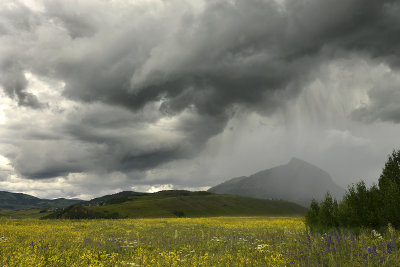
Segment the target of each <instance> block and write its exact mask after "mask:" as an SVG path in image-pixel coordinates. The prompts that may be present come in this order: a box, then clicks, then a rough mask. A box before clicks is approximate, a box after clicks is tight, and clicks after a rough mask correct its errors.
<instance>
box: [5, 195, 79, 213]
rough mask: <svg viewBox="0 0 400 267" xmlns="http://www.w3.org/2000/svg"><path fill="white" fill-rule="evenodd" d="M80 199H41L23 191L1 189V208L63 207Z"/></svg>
mask: <svg viewBox="0 0 400 267" xmlns="http://www.w3.org/2000/svg"><path fill="white" fill-rule="evenodd" d="M81 201H82V200H79V199H65V198H58V199H40V198H37V197H34V196H31V195H27V194H22V193H11V192H6V191H0V209H8V210H14V209H44V208H63V207H67V206H70V205H73V204H76V203H79V202H81Z"/></svg>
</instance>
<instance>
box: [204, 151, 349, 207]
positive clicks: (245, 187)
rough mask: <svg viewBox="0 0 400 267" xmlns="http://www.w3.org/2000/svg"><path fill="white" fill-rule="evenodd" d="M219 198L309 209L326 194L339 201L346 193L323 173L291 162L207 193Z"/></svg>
mask: <svg viewBox="0 0 400 267" xmlns="http://www.w3.org/2000/svg"><path fill="white" fill-rule="evenodd" d="M208 191H209V192H213V193H218V194H233V195H239V196H247V197H255V198H265V199H282V200H287V201H291V202H295V203H297V204H300V205H303V206H308V205H309V203H310V201H311V199H312V198H315V199H318V200H321V199H323V197H324V196H325V194H326V192H327V191H329V192H330V193H331V195H332V196H334V197H336V198H337V199H341V198H342V197H343V195H344V193H345V190H344V189H343V188H342V187H340V186H339V185H337V184H336V183H335V182H334V181H333V180H332V178H331V176H330V175H329V174H328V173H327V172H326V171H324V170H321V169H320V168H318V167H316V166H314V165H312V164H310V163H308V162H306V161H303V160H301V159H297V158H293V159H292V160H291V161H290V162H289V163H288V164H286V165H282V166H278V167H274V168H271V169H268V170H264V171H260V172H258V173H256V174H253V175H251V176H248V177H246V176H243V177H238V178H233V179H231V180H228V181H226V182H224V183H222V184H219V185H217V186H214V187H212V188H210V189H209V190H208Z"/></svg>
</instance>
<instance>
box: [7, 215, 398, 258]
mask: <svg viewBox="0 0 400 267" xmlns="http://www.w3.org/2000/svg"><path fill="white" fill-rule="evenodd" d="M399 242H400V234H399V232H397V231H396V230H394V229H392V228H390V229H389V230H388V231H386V232H385V233H382V234H379V233H377V232H374V231H369V230H365V231H362V232H361V233H360V234H359V235H354V234H353V233H350V232H348V233H338V232H332V233H325V234H310V233H308V232H307V231H306V229H305V226H304V222H303V218H299V217H298V218H294V217H293V218H287V217H286V218H282V217H281V218H280V217H213V218H169V219H120V220H81V221H74V220H37V219H6V218H0V266H304V265H307V266H394V265H398V264H399V263H400V254H399V253H398V244H399Z"/></svg>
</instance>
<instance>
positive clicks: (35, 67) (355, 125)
mask: <svg viewBox="0 0 400 267" xmlns="http://www.w3.org/2000/svg"><path fill="white" fill-rule="evenodd" d="M399 137H400V4H399V1H395V0H368V1H365V0H213V1H209V0H207V1H201V0H190V1H189V0H187V1H184V0H168V1H167V0H82V1H78V0H76V1H71V0H58V1H52V0H30V1H28V0H25V1H24V0H2V4H1V5H0V190H6V191H12V192H24V193H28V194H32V195H35V196H39V197H46V198H55V197H79V198H85V199H87V198H91V197H94V196H100V195H104V194H106V193H113V192H118V191H121V190H136V191H155V190H159V189H172V188H186V189H192V190H195V189H196V190H199V189H205V188H208V187H209V186H214V185H216V184H218V183H220V182H222V181H224V180H226V179H229V178H232V177H236V176H242V175H250V174H252V173H255V172H257V171H260V170H263V169H267V168H270V167H273V166H276V165H281V164H285V163H287V162H288V161H289V160H290V158H291V157H293V156H295V157H298V158H301V159H303V160H306V161H308V162H310V163H313V164H315V165H317V166H319V167H320V168H322V169H324V170H326V171H328V172H329V173H330V174H331V175H332V177H333V179H334V180H335V181H336V182H337V183H338V184H339V185H342V186H343V187H346V186H347V185H348V184H350V183H354V182H357V181H359V180H361V179H363V180H365V181H366V182H367V183H368V184H371V183H373V182H376V181H377V180H378V178H379V174H380V172H381V170H382V168H383V166H384V162H385V161H386V159H387V155H388V154H389V153H391V151H392V150H393V149H395V148H400V138H399Z"/></svg>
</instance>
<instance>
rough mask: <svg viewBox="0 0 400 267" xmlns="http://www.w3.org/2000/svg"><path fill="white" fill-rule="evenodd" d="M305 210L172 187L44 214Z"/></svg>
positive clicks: (217, 213)
mask: <svg viewBox="0 0 400 267" xmlns="http://www.w3.org/2000/svg"><path fill="white" fill-rule="evenodd" d="M94 204H95V205H94ZM305 211H306V209H305V208H304V207H301V206H300V205H297V204H295V203H290V202H287V201H281V200H266V199H255V198H248V197H241V196H233V195H218V194H213V193H210V192H202V191H200V192H190V191H184V190H169V191H161V192H157V193H136V192H129V191H128V192H121V193H119V194H114V195H108V196H106V201H105V202H99V201H98V200H96V201H93V200H91V201H87V202H83V203H81V204H77V205H73V206H70V207H68V208H65V209H63V210H60V211H56V212H54V213H52V214H50V215H48V216H45V217H44V218H46V219H58V218H62V219H83V218H89V219H90V218H91V219H93V218H160V217H209V216H298V215H301V216H303V215H304V214H305Z"/></svg>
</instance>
